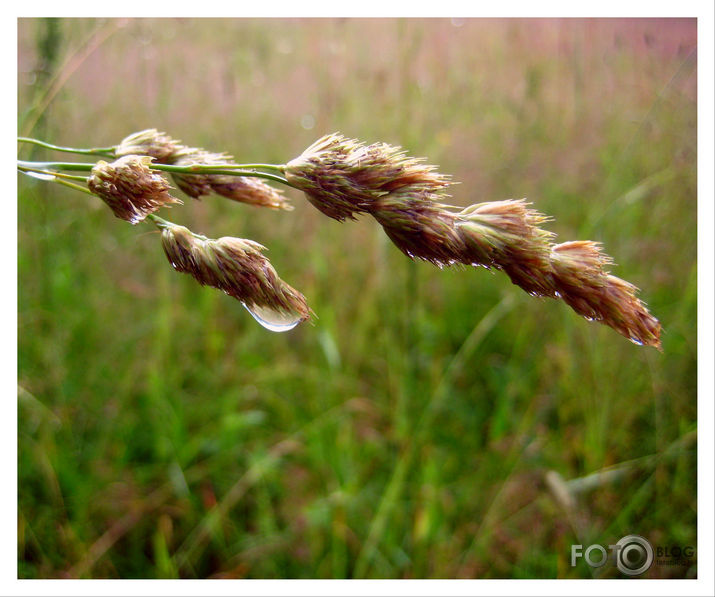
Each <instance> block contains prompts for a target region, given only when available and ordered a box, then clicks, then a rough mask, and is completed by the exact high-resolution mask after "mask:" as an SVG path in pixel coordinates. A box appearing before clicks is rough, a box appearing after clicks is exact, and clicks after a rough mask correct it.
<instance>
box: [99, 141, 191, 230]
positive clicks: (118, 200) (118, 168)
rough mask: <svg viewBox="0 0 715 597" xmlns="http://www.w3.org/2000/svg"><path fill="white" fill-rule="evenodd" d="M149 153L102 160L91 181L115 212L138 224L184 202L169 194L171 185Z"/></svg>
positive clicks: (120, 216) (119, 216) (116, 214)
mask: <svg viewBox="0 0 715 597" xmlns="http://www.w3.org/2000/svg"><path fill="white" fill-rule="evenodd" d="M152 160H153V158H151V157H149V156H138V155H127V156H124V157H121V158H119V159H118V160H116V161H114V162H112V163H111V164H110V163H107V162H105V161H104V160H100V161H99V162H97V164H96V165H95V166H94V168H92V173H91V176H90V177H89V179H88V180H87V186H88V187H89V190H90V191H92V193H94V194H95V195H97V196H98V197H100V198H101V199H102V200H103V201H104V202H105V203H106V204H107V205H108V206H109V207H110V208H111V210H112V212H114V215H115V216H116V217H118V218H120V219H122V220H126V221H127V222H130V223H131V224H137V223H138V222H141V221H142V220H144V218H146V217H147V216H148V215H149V214H151V213H153V212H155V211H156V210H158V209H159V208H161V207H163V206H165V205H168V204H171V203H181V201H179V200H178V199H176V198H175V197H172V196H171V195H170V194H169V189H171V186H170V185H169V183H168V182H167V181H166V179H165V178H164V177H162V176H161V175H160V174H158V173H157V172H154V171H152V170H151V169H150V168H149V166H150V165H151V163H152Z"/></svg>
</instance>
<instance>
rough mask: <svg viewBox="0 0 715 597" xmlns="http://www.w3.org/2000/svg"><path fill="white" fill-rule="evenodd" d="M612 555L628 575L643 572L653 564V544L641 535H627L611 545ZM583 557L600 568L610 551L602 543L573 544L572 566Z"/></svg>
mask: <svg viewBox="0 0 715 597" xmlns="http://www.w3.org/2000/svg"><path fill="white" fill-rule="evenodd" d="M608 549H609V550H610V555H611V558H612V560H613V562H614V563H615V565H616V567H617V568H618V570H620V571H621V572H622V573H623V574H625V575H627V576H638V575H640V574H643V573H644V572H645V571H646V570H648V568H650V567H651V565H652V564H653V556H654V552H653V546H652V545H651V544H650V542H649V541H648V540H647V539H645V538H644V537H641V536H640V535H626V536H625V537H622V538H621V539H619V540H618V542H617V543H615V544H614V545H609V546H608ZM581 558H583V559H584V560H585V561H586V563H587V564H588V565H589V566H591V567H592V568H600V567H601V566H603V565H604V564H606V562H607V561H608V559H609V554H608V551H606V548H605V547H603V546H602V545H599V544H598V543H594V544H593V545H589V546H588V547H586V549H584V548H583V545H572V546H571V566H572V567H573V566H576V563H577V561H578V560H579V559H581Z"/></svg>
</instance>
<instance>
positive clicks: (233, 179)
mask: <svg viewBox="0 0 715 597" xmlns="http://www.w3.org/2000/svg"><path fill="white" fill-rule="evenodd" d="M232 159H233V158H232V156H230V155H228V154H225V153H212V152H210V151H205V150H203V149H197V148H191V147H185V148H182V149H180V150H178V151H176V152H175V153H174V155H173V156H172V161H171V163H172V164H173V165H175V166H193V165H205V166H222V165H228V164H231V163H232ZM172 178H173V179H174V181H175V182H176V185H177V186H178V187H179V188H180V189H181V190H182V191H184V193H186V194H187V195H189V197H193V198H194V199H200V198H201V197H202V196H204V195H209V194H211V193H216V194H218V195H221V196H223V197H226V198H227V199H232V200H234V201H239V202H241V203H248V204H250V205H258V206H261V207H270V208H272V209H284V210H292V209H293V206H291V205H290V204H289V203H288V202H287V201H286V199H285V197H284V196H283V195H282V193H281V192H280V191H278V190H277V189H274V188H273V187H272V186H270V185H268V184H266V183H265V182H263V181H262V180H259V179H258V178H250V177H243V176H231V175H228V174H205V173H202V174H179V173H172Z"/></svg>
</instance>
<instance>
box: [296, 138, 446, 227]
mask: <svg viewBox="0 0 715 597" xmlns="http://www.w3.org/2000/svg"><path fill="white" fill-rule="evenodd" d="M285 176H286V179H287V180H288V182H289V183H290V184H292V185H294V186H296V187H298V188H299V189H301V190H302V191H303V192H304V193H305V194H306V196H307V198H308V200H309V201H310V202H311V203H312V204H313V205H314V206H315V207H316V208H317V209H319V210H320V211H321V212H323V213H324V214H325V215H327V216H329V217H331V218H334V219H336V220H340V221H342V220H345V219H348V218H349V219H355V216H356V214H360V213H365V212H370V211H372V209H373V205H374V203H375V201H377V200H378V199H380V198H381V197H383V196H384V195H386V194H388V193H392V192H396V191H400V190H401V189H404V188H406V187H409V188H411V189H413V190H415V191H417V190H421V191H425V192H427V193H436V192H439V191H441V190H443V189H445V188H446V187H447V186H449V184H450V183H449V180H448V178H447V177H446V176H443V175H441V174H438V173H437V172H435V168H434V166H428V165H425V164H424V163H423V160H422V159H416V158H411V157H408V156H407V155H406V154H405V152H404V151H403V150H402V149H401V148H399V147H393V146H391V145H388V144H386V143H374V144H372V145H365V144H364V143H361V142H359V141H357V140H355V139H348V138H346V137H344V136H342V135H340V134H338V133H333V134H331V135H326V136H325V137H322V138H321V139H318V140H317V141H316V142H315V143H313V144H312V145H311V146H310V147H308V148H307V149H306V150H305V151H304V152H303V153H302V154H301V155H300V156H298V157H297V158H295V159H293V160H291V161H290V162H288V164H286V167H285Z"/></svg>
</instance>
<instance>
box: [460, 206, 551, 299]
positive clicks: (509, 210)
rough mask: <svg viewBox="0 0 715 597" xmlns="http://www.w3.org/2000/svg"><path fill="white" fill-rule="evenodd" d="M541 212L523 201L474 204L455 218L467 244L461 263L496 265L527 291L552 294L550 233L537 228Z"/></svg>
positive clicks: (541, 218) (540, 220) (539, 223)
mask: <svg viewBox="0 0 715 597" xmlns="http://www.w3.org/2000/svg"><path fill="white" fill-rule="evenodd" d="M547 219H548V218H546V217H545V216H544V215H542V214H540V213H539V212H537V211H535V210H532V209H529V208H528V204H527V203H526V202H525V201H523V200H514V199H507V200H505V201H490V202H487V203H477V204H476V205H471V206H469V207H467V208H466V209H464V210H462V211H461V212H460V213H459V214H458V218H457V223H456V225H457V230H458V231H459V236H460V237H461V238H462V240H463V241H464V243H465V245H466V246H467V251H466V252H465V254H464V259H463V260H462V262H463V263H471V264H472V265H482V266H484V267H488V268H489V267H495V268H498V269H501V270H503V271H504V273H506V274H507V275H508V276H509V278H511V281H512V282H513V283H514V284H516V285H517V286H519V287H521V288H523V289H524V290H525V291H526V292H528V293H530V294H535V295H539V296H554V290H553V289H552V287H551V280H550V278H549V247H550V244H551V239H552V238H553V234H552V233H550V232H546V231H545V230H542V229H541V228H539V225H541V224H542V223H543V222H545V221H547Z"/></svg>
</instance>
